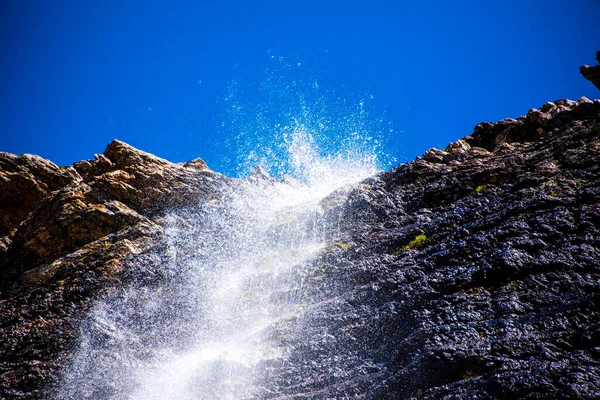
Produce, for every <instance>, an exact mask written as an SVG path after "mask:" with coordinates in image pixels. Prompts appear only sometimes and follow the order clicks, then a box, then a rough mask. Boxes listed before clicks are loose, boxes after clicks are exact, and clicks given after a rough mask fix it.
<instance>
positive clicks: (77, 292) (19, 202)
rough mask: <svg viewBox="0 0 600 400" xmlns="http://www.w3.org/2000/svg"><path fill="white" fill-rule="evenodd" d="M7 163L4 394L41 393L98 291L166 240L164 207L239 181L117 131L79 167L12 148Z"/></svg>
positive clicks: (1, 283) (0, 312) (1, 309)
mask: <svg viewBox="0 0 600 400" xmlns="http://www.w3.org/2000/svg"><path fill="white" fill-rule="evenodd" d="M0 167H1V169H0V185H1V190H0V193H1V195H0V196H1V197H0V210H1V211H0V215H2V217H3V224H2V227H1V229H2V231H1V233H2V234H3V235H4V236H3V237H2V239H1V242H0V243H2V247H0V260H1V261H2V263H1V264H0V290H1V296H2V299H1V300H0V327H1V329H0V397H2V398H38V397H40V396H41V395H42V393H43V392H44V391H45V390H46V389H47V388H48V387H51V386H52V384H53V383H54V380H55V379H56V376H57V372H58V370H59V369H60V368H61V367H62V366H63V365H64V363H65V362H66V359H67V358H68V356H69V352H70V350H72V347H73V345H74V342H75V340H76V338H77V335H78V332H79V324H80V323H81V321H82V319H83V318H84V317H85V315H86V312H87V311H88V310H89V308H90V307H91V306H92V304H93V299H95V298H97V297H98V296H101V295H102V294H104V293H107V292H110V291H111V290H114V289H115V288H117V287H119V286H120V285H121V283H122V281H126V280H127V279H131V276H133V275H135V274H139V271H136V270H135V268H133V267H128V266H129V265H130V264H129V263H128V260H130V259H131V258H132V257H143V256H144V254H149V253H150V251H151V250H152V249H154V248H155V247H156V246H158V245H160V243H161V240H160V239H161V235H162V226H163V220H162V215H163V213H164V211H165V210H167V209H170V208H172V207H178V206H183V205H189V204H194V203H196V202H198V201H202V200H203V199H206V200H211V199H213V196H216V195H217V194H218V193H219V192H220V190H219V189H220V188H221V187H222V186H224V185H229V184H230V181H229V180H228V179H226V178H225V177H223V176H222V175H219V174H217V173H215V172H212V171H210V170H209V169H208V168H207V167H206V164H205V163H204V162H203V161H202V160H199V159H198V160H194V161H190V162H188V163H185V164H182V165H177V164H172V163H170V162H168V161H165V160H162V159H160V158H158V157H155V156H153V155H150V154H147V153H144V152H142V151H139V150H136V149H134V148H133V147H131V146H129V145H127V144H125V143H122V142H119V141H117V140H115V141H114V142H112V143H111V144H110V145H109V146H108V147H107V149H106V151H105V152H104V154H103V155H96V159H95V160H92V161H81V162H77V163H75V164H74V165H73V166H72V167H67V168H59V167H57V166H56V165H54V164H52V163H51V162H49V161H47V160H43V159H41V158H39V157H36V156H29V155H23V156H20V157H17V156H15V155H12V154H7V153H0ZM155 279H159V278H158V277H155Z"/></svg>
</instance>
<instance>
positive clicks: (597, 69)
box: [579, 51, 600, 89]
mask: <svg viewBox="0 0 600 400" xmlns="http://www.w3.org/2000/svg"><path fill="white" fill-rule="evenodd" d="M596 60H597V61H598V63H600V51H598V52H597V53H596ZM579 72H581V75H583V77H584V78H585V79H587V80H588V81H590V82H592V83H593V84H594V85H595V86H596V87H597V88H598V89H600V65H595V66H593V67H591V66H589V65H582V66H581V68H579Z"/></svg>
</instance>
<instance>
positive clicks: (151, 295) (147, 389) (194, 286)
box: [58, 128, 377, 400]
mask: <svg viewBox="0 0 600 400" xmlns="http://www.w3.org/2000/svg"><path fill="white" fill-rule="evenodd" d="M287 152H288V156H289V160H288V162H289V165H290V166H291V168H292V173H293V176H294V177H290V176H286V177H283V178H278V179H274V178H269V177H268V176H266V174H264V173H263V172H262V171H261V170H260V169H257V170H256V173H254V174H252V175H251V176H250V177H248V178H247V179H243V180H242V179H240V180H238V181H236V182H237V183H236V184H234V185H232V187H231V188H230V189H228V190H224V191H223V193H219V196H218V197H215V199H212V200H210V201H204V202H202V204H198V205H197V206H195V207H190V208H187V209H182V210H174V211H172V212H171V213H170V214H168V215H167V216H166V217H165V221H166V223H165V227H166V228H165V243H164V246H163V248H162V250H161V251H162V253H161V254H156V255H155V256H156V257H155V261H152V257H145V258H143V259H140V260H139V261H137V262H139V263H145V264H144V265H143V266H145V267H146V270H147V271H148V273H147V276H144V277H142V278H139V279H137V280H135V281H134V282H133V283H131V284H129V285H127V286H126V287H124V288H122V289H120V290H119V291H118V292H117V293H115V294H112V295H110V296H107V297H106V298H104V299H102V300H101V301H99V302H98V303H97V305H96V307H95V308H94V311H93V312H92V315H91V316H90V317H89V319H88V320H87V321H86V323H85V324H84V326H83V328H82V333H81V340H80V344H79V348H78V349H77V350H76V353H75V355H74V357H73V361H72V363H71V365H70V366H69V367H68V369H67V370H66V372H65V375H64V379H63V383H62V386H61V388H60V391H59V394H58V397H59V398H61V399H140V400H141V399H144V400H150V399H178V400H184V399H236V400H239V399H254V398H269V397H276V396H277V388H276V387H275V388H274V387H272V385H270V382H269V378H268V377H269V376H272V375H274V374H277V371H274V369H277V368H278V367H279V366H281V365H283V364H284V363H285V361H286V357H288V356H289V354H290V351H291V350H290V348H289V340H288V338H289V336H290V334H291V333H292V332H294V330H295V329H296V324H297V323H298V322H297V321H298V320H299V317H301V316H302V315H304V314H305V313H307V312H310V307H309V306H310V304H311V299H310V296H307V295H306V293H307V291H306V290H305V289H306V288H305V285H306V277H307V275H308V274H309V273H310V271H311V268H314V263H313V261H314V260H315V258H316V257H317V256H318V255H319V254H320V253H321V252H322V251H323V250H324V248H325V247H326V246H327V243H328V242H330V241H331V240H333V239H334V238H335V237H336V236H339V235H340V234H342V233H343V232H339V231H338V229H339V228H337V224H336V221H335V219H332V218H328V217H327V215H328V214H327V208H328V207H330V204H331V203H332V201H331V199H332V198H333V199H334V200H335V201H337V202H338V203H340V202H343V200H344V196H345V194H344V193H346V192H347V189H348V188H351V187H352V185H353V184H356V183H357V182H359V181H360V180H362V179H364V178H366V177H368V176H370V175H372V174H374V173H375V172H376V171H377V168H376V162H375V161H376V158H375V157H372V156H370V155H369V156H365V155H364V154H358V153H357V154H354V153H352V152H344V153H340V154H337V155H335V156H324V155H322V154H321V153H320V151H319V149H318V146H317V145H316V144H315V141H314V138H313V136H312V134H311V133H309V132H307V131H306V130H303V129H300V128H298V129H295V130H294V132H293V134H292V135H291V140H290V141H289V143H288V145H287ZM332 193H335V194H334V195H332ZM328 196H329V197H328ZM324 199H327V201H324ZM143 266H142V267H143ZM142 269H143V268H142ZM155 275H158V277H157V278H156V279H154V278H153V276H155ZM309 339H310V338H306V340H309Z"/></svg>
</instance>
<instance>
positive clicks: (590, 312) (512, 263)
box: [265, 100, 600, 399]
mask: <svg viewBox="0 0 600 400" xmlns="http://www.w3.org/2000/svg"><path fill="white" fill-rule="evenodd" d="M557 104H561V107H564V109H563V110H560V109H559V106H558V105H557ZM541 129H543V130H544V134H539V133H538V132H540V131H541ZM599 160H600V102H597V101H596V102H591V101H587V100H584V101H579V102H569V101H557V102H554V103H547V104H546V105H544V106H542V107H541V108H540V111H539V112H536V113H529V114H528V116H527V117H525V118H521V119H518V120H504V121H500V122H498V123H495V124H494V123H485V124H480V125H478V126H477V127H476V129H475V132H474V133H473V134H472V135H469V136H467V137H466V138H464V139H462V140H460V141H458V142H455V143H453V144H451V145H449V146H448V148H447V149H446V151H445V152H441V151H438V150H429V151H428V152H427V153H426V154H425V155H424V157H423V158H422V159H421V158H418V159H417V160H415V161H413V162H410V163H407V164H404V165H401V166H399V167H398V168H395V169H393V170H391V171H389V172H385V173H382V174H380V175H378V176H375V177H373V178H370V179H367V180H366V181H364V182H363V183H362V185H361V186H360V188H358V189H357V190H355V191H354V192H353V193H351V195H350V198H349V200H348V202H347V203H346V204H345V205H344V206H340V207H338V209H337V210H333V211H332V212H333V213H341V215H342V217H341V222H342V223H343V224H344V225H345V227H346V229H347V230H348V231H349V232H351V233H350V234H349V235H348V236H347V237H343V238H340V239H339V240H340V242H339V243H341V244H340V245H338V246H333V247H331V248H330V250H329V251H327V252H326V253H325V254H324V255H323V256H322V257H321V259H320V260H318V262H317V264H316V267H315V269H314V271H315V272H314V273H313V275H312V276H311V277H310V279H309V280H308V281H307V283H306V286H307V287H308V288H310V292H311V293H310V295H311V296H312V297H313V298H314V299H317V303H316V304H315V305H314V308H313V309H312V310H311V312H310V313H307V314H306V315H305V316H304V317H303V318H301V319H300V320H299V322H298V323H299V325H300V326H301V327H302V329H301V330H299V331H298V332H296V336H295V337H294V338H292V339H288V340H289V342H290V343H291V346H290V347H292V348H294V349H295V351H294V352H293V354H292V356H291V359H292V360H293V362H291V363H290V364H289V365H277V366H276V367H277V368H275V369H274V371H278V368H282V369H284V370H285V371H286V372H285V373H284V374H279V373H272V374H270V375H268V376H266V377H265V381H267V382H269V381H274V382H276V384H277V386H278V387H279V388H283V389H280V390H283V392H284V394H283V395H282V394H279V396H280V397H275V396H274V398H293V399H296V398H298V399H299V398H310V399H321V398H354V397H356V398H367V399H412V398H422V399H522V398H531V399H547V398H552V399H574V398H577V399H594V398H598V397H600V347H599V346H598V343H600V340H599V339H600V309H599V307H598V305H599V304H600V164H599ZM334 336H335V337H336V339H335V340H333V339H332V337H334ZM303 338H311V340H310V342H309V343H306V341H304V342H303V341H302V340H303ZM323 365H325V368H323ZM326 371H331V372H330V373H331V374H337V375H335V376H337V378H335V377H333V376H329V377H328V378H319V377H322V376H324V375H325V376H327V372H326ZM286 396H287V397H286ZM344 396H347V397H344ZM265 397H266V398H269V396H268V395H265Z"/></svg>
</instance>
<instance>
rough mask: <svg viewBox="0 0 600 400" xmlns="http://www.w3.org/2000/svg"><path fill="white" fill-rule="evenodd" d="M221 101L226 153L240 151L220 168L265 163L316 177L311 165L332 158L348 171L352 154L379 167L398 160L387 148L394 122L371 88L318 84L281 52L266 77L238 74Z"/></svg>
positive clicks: (240, 172)
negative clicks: (365, 91) (255, 79)
mask: <svg viewBox="0 0 600 400" xmlns="http://www.w3.org/2000/svg"><path fill="white" fill-rule="evenodd" d="M220 105H221V108H222V114H221V116H222V119H223V123H222V124H221V126H222V127H223V129H222V132H220V133H221V134H222V135H221V136H222V137H226V138H227V140H226V141H225V145H226V146H227V150H225V151H223V153H228V154H232V155H233V157H232V158H230V159H224V160H222V162H223V163H222V164H220V165H219V164H217V165H215V166H214V168H215V169H216V170H224V171H233V174H234V175H237V176H245V175H248V174H249V173H250V172H251V171H252V169H253V168H255V167H256V166H261V167H262V168H263V169H264V170H265V171H267V172H268V173H269V174H270V175H271V176H274V177H283V176H285V175H292V176H294V177H295V178H297V179H300V180H301V181H304V182H310V181H311V180H312V179H313V178H314V176H313V177H311V176H310V173H309V171H313V172H312V173H313V174H314V168H315V165H309V164H315V163H319V162H323V160H324V159H327V162H328V163H334V164H337V165H338V166H339V169H340V171H341V170H342V169H343V168H344V163H345V162H347V161H348V159H350V158H352V159H353V160H356V158H357V157H360V158H361V160H362V162H363V163H365V164H367V163H368V164H371V165H372V166H373V170H375V169H382V168H387V167H390V166H391V164H392V162H393V161H394V159H393V157H391V156H390V155H389V154H386V153H385V150H384V143H385V141H386V136H385V133H386V130H387V129H389V121H386V120H385V119H384V116H385V113H384V110H383V109H377V108H376V107H375V104H374V103H373V102H372V99H371V97H370V96H369V95H368V94H362V93H353V92H351V91H349V90H348V89H346V88H344V87H339V88H333V87H330V86H327V85H326V84H325V83H322V84H317V81H316V80H314V77H313V76H312V75H311V73H310V72H309V71H304V70H303V69H302V67H300V66H295V65H294V66H292V65H289V64H287V63H285V62H281V61H279V59H277V61H275V62H274V68H270V69H268V70H267V71H265V75H264V78H263V79H262V80H260V81H258V82H252V81H250V82H246V81H243V80H236V81H232V82H231V83H230V85H229V87H228V89H227V93H226V95H225V96H223V100H222V101H221V102H220ZM345 160H346V161H345Z"/></svg>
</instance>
